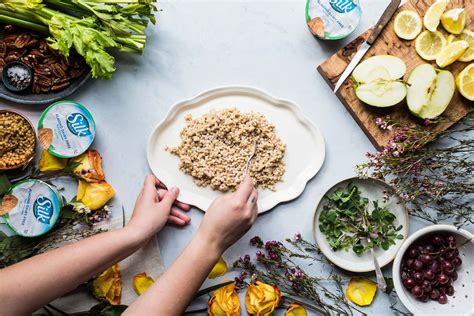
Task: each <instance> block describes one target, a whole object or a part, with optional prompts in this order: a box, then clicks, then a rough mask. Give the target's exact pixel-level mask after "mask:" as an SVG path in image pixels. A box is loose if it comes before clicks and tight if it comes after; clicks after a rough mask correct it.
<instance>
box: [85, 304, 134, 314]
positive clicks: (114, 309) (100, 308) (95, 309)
mask: <svg viewBox="0 0 474 316" xmlns="http://www.w3.org/2000/svg"><path fill="white" fill-rule="evenodd" d="M127 307H128V306H127V305H109V304H107V303H104V302H102V303H99V304H97V305H94V306H92V308H91V309H90V310H89V313H90V315H91V316H119V315H122V313H123V312H124V311H125V310H126V309H127Z"/></svg>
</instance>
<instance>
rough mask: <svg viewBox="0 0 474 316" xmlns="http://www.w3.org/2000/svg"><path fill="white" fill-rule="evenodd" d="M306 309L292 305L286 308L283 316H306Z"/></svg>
mask: <svg viewBox="0 0 474 316" xmlns="http://www.w3.org/2000/svg"><path fill="white" fill-rule="evenodd" d="M306 315H308V313H306V309H305V308H304V307H303V306H301V305H298V304H296V303H292V304H290V305H289V306H288V308H287V309H286V312H285V316H306Z"/></svg>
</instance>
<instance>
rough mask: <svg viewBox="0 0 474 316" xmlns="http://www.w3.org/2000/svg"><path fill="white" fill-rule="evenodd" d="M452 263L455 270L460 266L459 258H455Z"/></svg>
mask: <svg viewBox="0 0 474 316" xmlns="http://www.w3.org/2000/svg"><path fill="white" fill-rule="evenodd" d="M452 263H453V265H454V266H455V267H456V268H458V267H459V266H460V265H461V264H462V260H461V258H459V257H457V258H454V259H453V261H452Z"/></svg>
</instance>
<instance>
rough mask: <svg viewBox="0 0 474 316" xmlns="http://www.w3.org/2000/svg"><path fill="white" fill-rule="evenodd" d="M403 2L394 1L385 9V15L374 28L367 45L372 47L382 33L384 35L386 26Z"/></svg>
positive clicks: (399, 0)
mask: <svg viewBox="0 0 474 316" xmlns="http://www.w3.org/2000/svg"><path fill="white" fill-rule="evenodd" d="M400 2H401V0H392V2H390V4H389V5H388V7H387V8H386V9H385V11H384V13H383V14H382V16H381V17H380V19H379V21H378V22H377V24H376V25H375V27H374V30H373V31H372V34H370V36H369V38H368V39H367V43H369V44H370V45H372V44H373V43H374V42H375V40H376V39H377V37H379V35H380V33H382V31H383V29H384V28H385V26H387V24H388V22H390V20H391V19H392V16H393V14H394V13H395V11H397V9H398V7H399V6H400Z"/></svg>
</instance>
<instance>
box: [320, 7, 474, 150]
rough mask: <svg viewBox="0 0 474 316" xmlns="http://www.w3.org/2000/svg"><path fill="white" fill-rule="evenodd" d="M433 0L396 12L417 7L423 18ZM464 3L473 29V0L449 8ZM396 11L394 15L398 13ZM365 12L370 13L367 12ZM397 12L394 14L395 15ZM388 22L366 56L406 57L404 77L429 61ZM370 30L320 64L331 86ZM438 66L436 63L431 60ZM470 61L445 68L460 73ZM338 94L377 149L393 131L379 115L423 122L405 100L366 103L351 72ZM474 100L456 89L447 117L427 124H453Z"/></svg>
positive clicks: (439, 126)
mask: <svg viewBox="0 0 474 316" xmlns="http://www.w3.org/2000/svg"><path fill="white" fill-rule="evenodd" d="M433 1H434V0H410V1H408V2H407V3H405V4H404V5H403V6H401V7H400V8H399V9H398V11H397V13H398V12H399V11H401V10H413V11H416V12H417V13H418V14H419V15H420V17H421V18H423V15H424V13H425V12H426V10H427V9H428V7H429V6H430V5H431V3H432V2H433ZM459 7H464V8H465V9H466V13H467V17H468V18H467V23H466V29H469V30H472V31H474V0H464V1H463V0H451V3H450V4H449V6H448V8H447V10H449V9H452V8H459ZM397 13H395V15H396V14H397ZM365 14H369V13H368V12H365ZM395 15H394V17H395ZM394 17H393V18H392V20H391V21H390V22H389V24H388V25H387V27H386V28H385V30H384V31H383V32H382V34H381V35H380V36H379V38H378V39H377V41H376V42H375V43H374V45H373V46H372V47H371V48H370V49H369V51H368V52H367V54H366V55H365V56H364V59H367V58H369V57H371V56H374V55H385V54H390V55H395V56H398V57H400V58H401V59H403V60H404V61H405V63H406V65H407V74H406V75H405V79H407V77H408V74H409V73H410V72H411V71H412V69H413V68H415V67H416V66H418V65H419V64H422V63H428V62H427V61H425V60H423V59H421V57H419V56H418V54H417V53H416V51H415V40H413V41H405V40H401V39H399V38H398V37H397V36H396V34H395V32H394V30H393V20H394ZM438 31H441V32H442V33H443V34H444V35H445V36H446V38H447V36H448V33H447V32H445V30H444V29H443V27H442V26H441V24H440V26H439V27H438ZM370 32H371V30H368V31H367V32H365V33H364V34H362V35H361V36H359V37H358V38H356V39H355V40H354V41H352V42H351V43H349V44H348V45H347V46H345V47H344V48H342V49H341V50H339V51H338V52H337V53H336V54H334V55H333V56H331V57H330V58H329V59H327V60H326V61H324V62H323V63H322V64H321V65H319V67H318V71H319V73H320V74H321V75H322V76H323V78H324V79H325V80H326V82H327V83H328V84H329V86H330V87H331V89H334V86H335V84H336V82H337V80H338V79H339V76H340V75H341V74H342V72H343V71H344V69H346V66H347V65H348V64H349V62H350V61H351V59H352V57H353V56H354V55H355V53H356V52H357V48H358V47H360V44H362V43H363V41H365V40H366V39H367V38H368V37H369V35H370ZM430 63H431V64H433V66H435V67H436V68H438V67H437V66H436V63H435V62H434V61H433V62H430ZM468 64H469V63H463V62H455V63H453V64H451V65H450V66H448V67H446V68H445V69H447V70H450V71H451V72H452V73H453V75H454V77H456V76H457V75H458V73H459V72H461V71H462V70H463V69H464V68H465V67H466V66H467V65H468ZM336 95H337V97H338V98H339V100H341V102H342V103H343V104H344V106H345V107H346V108H347V110H348V111H349V112H350V113H351V115H352V116H353V117H354V119H355V120H356V122H357V123H358V124H359V125H360V127H361V128H362V130H363V131H364V132H365V133H366V134H367V136H368V137H369V139H370V141H371V142H372V143H373V144H374V146H375V147H376V148H377V149H381V148H383V146H384V145H386V144H387V142H388V140H389V139H390V136H391V133H392V132H389V131H383V130H381V129H379V128H378V127H377V125H375V119H376V118H377V117H385V116H387V115H389V116H390V117H391V118H392V119H395V120H398V121H400V122H402V123H406V124H409V125H414V124H420V125H422V124H423V122H422V120H420V119H417V118H416V117H415V116H413V115H412V114H410V112H409V111H408V108H407V105H406V103H405V101H403V102H402V103H401V104H398V105H396V106H394V107H390V108H376V107H372V106H369V105H366V104H364V103H362V102H361V101H359V99H357V97H356V95H355V93H354V89H353V87H352V80H351V78H350V76H349V77H348V78H347V79H346V81H345V82H344V84H343V85H342V86H341V88H340V89H339V91H338V92H337V93H336ZM473 103H474V102H471V101H469V100H467V99H465V98H463V97H462V96H461V95H460V94H459V92H458V91H457V90H456V92H455V94H454V97H453V99H452V100H451V103H450V104H449V106H448V108H447V109H446V111H445V112H444V114H443V118H444V120H443V121H441V122H440V123H437V124H432V125H430V126H429V127H427V128H430V129H433V130H445V129H447V128H449V127H450V126H451V125H453V124H454V123H456V122H457V121H459V120H460V119H461V118H463V117H464V116H465V115H466V114H467V113H468V112H469V110H470V108H471V107H472V106H473Z"/></svg>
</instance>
